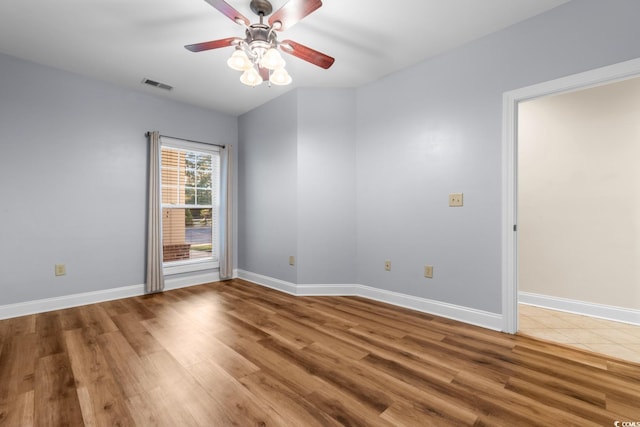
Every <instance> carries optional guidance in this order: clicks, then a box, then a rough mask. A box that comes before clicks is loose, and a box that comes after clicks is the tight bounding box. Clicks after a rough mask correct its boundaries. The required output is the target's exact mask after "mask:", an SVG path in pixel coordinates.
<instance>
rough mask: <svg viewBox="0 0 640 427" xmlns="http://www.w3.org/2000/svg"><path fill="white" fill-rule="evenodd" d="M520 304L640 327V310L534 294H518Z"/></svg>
mask: <svg viewBox="0 0 640 427" xmlns="http://www.w3.org/2000/svg"><path fill="white" fill-rule="evenodd" d="M518 302H520V303H522V304H527V305H535V306H537V307H543V308H549V309H552V310H559V311H565V312H568V313H574V314H581V315H583V316H590V317H597V318H600V319H607V320H614V321H616V322H623V323H631V324H634V325H640V310H634V309H631V308H624V307H616V306H612V305H602V304H596V303H592V302H585V301H577V300H572V299H566V298H559V297H552V296H548V295H539V294H532V293H529V292H518Z"/></svg>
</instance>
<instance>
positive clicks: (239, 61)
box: [227, 49, 252, 71]
mask: <svg viewBox="0 0 640 427" xmlns="http://www.w3.org/2000/svg"><path fill="white" fill-rule="evenodd" d="M227 65H228V66H229V68H231V69H234V70H237V71H245V70H248V69H249V68H251V67H252V64H251V61H250V60H249V57H248V56H247V54H246V53H244V50H239V49H238V50H234V51H233V53H232V54H231V58H229V59H227Z"/></svg>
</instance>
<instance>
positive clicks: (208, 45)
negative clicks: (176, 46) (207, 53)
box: [185, 37, 240, 52]
mask: <svg viewBox="0 0 640 427" xmlns="http://www.w3.org/2000/svg"><path fill="white" fill-rule="evenodd" d="M236 40H240V39H239V38H237V37H229V38H226V39H220V40H212V41H210V42H202V43H196V44H188V45H186V46H185V49H187V50H190V51H191V52H202V51H203V50H211V49H218V48H221V47H228V46H233V45H234V42H235V41H236Z"/></svg>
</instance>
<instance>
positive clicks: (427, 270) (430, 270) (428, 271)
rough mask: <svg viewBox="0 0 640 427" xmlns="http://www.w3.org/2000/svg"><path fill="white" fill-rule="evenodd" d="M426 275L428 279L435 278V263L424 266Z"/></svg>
mask: <svg viewBox="0 0 640 427" xmlns="http://www.w3.org/2000/svg"><path fill="white" fill-rule="evenodd" d="M424 277H426V278H427V279H433V265H425V266H424Z"/></svg>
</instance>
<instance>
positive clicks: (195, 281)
mask: <svg viewBox="0 0 640 427" xmlns="http://www.w3.org/2000/svg"><path fill="white" fill-rule="evenodd" d="M219 280H220V274H218V272H217V271H215V272H211V273H201V274H195V275H190V276H183V277H173V278H171V277H170V276H169V277H167V278H165V281H164V290H165V291H170V290H172V289H179V288H186V287H188V286H195V285H201V284H203V283H211V282H217V281H219ZM144 293H145V291H144V284H142V285H132V286H124V287H120V288H112V289H105V290H103V291H93V292H83V293H80V294H72V295H64V296H60V297H54V298H44V299H39V300H35V301H26V302H21V303H16V304H7V305H0V320H1V319H9V318H11V317H19V316H27V315H29V314H35V313H44V312H47V311H54V310H62V309H65V308H71V307H78V306H81V305H87V304H96V303H99V302H105V301H112V300H115V299H121V298H130V297H137V296H140V295H144Z"/></svg>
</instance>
